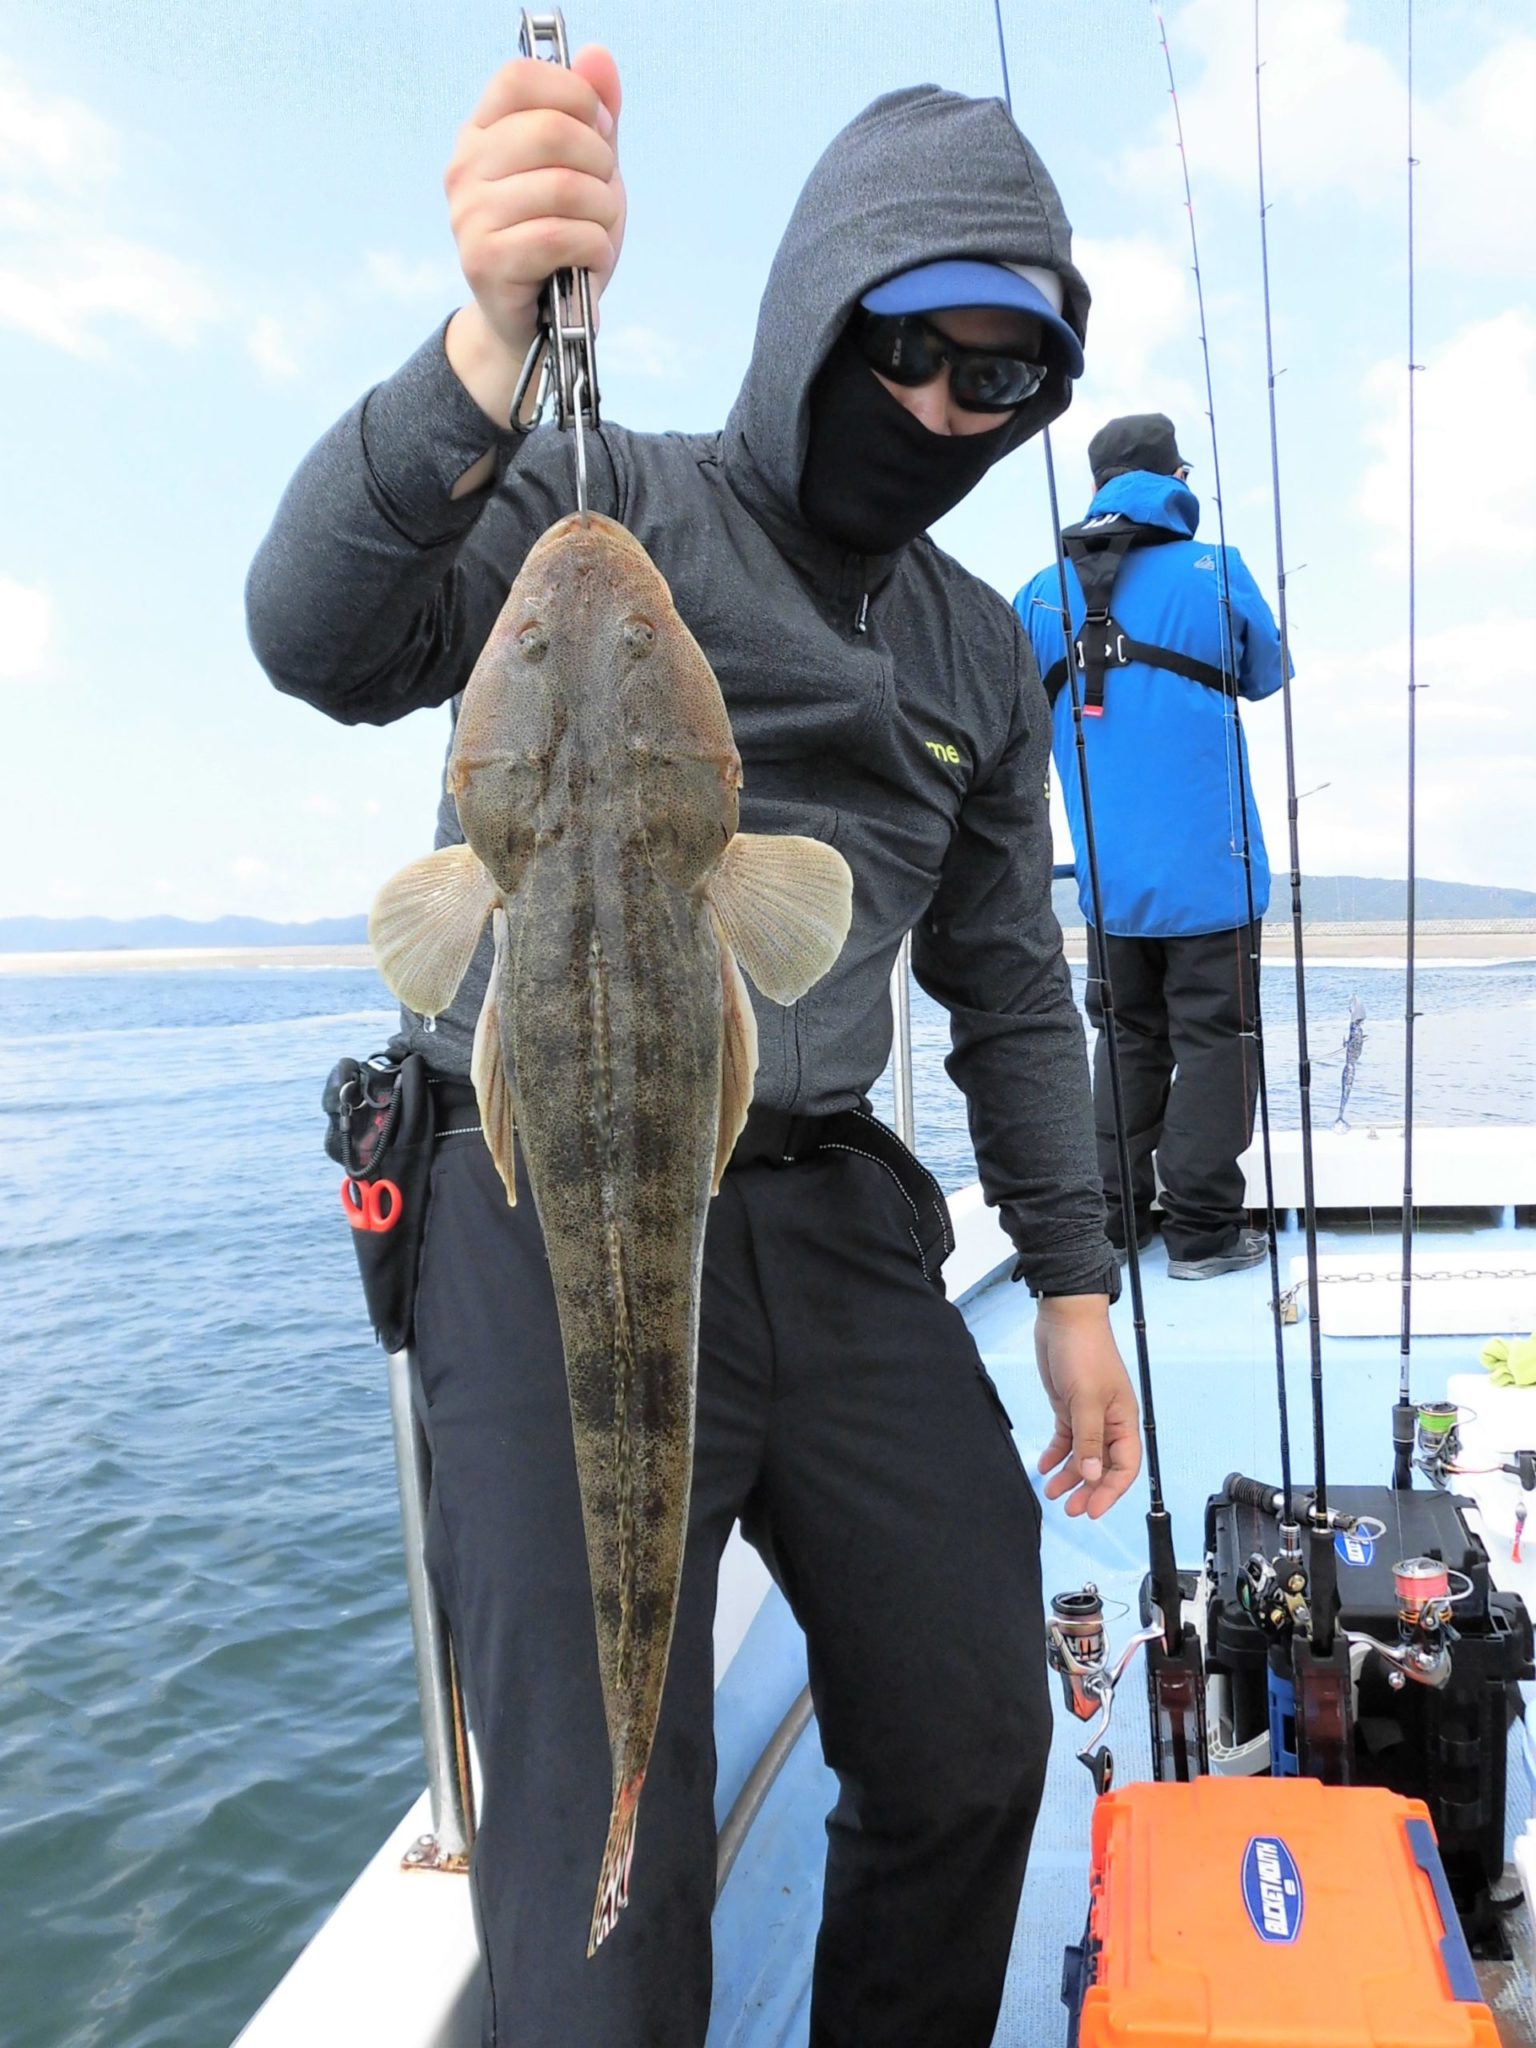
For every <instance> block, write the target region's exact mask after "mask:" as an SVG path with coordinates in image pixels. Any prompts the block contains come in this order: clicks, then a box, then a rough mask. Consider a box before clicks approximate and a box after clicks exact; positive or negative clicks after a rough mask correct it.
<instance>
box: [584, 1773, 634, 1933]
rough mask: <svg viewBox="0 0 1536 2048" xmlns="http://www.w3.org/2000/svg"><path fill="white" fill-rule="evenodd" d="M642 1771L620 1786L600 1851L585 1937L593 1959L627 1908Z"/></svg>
mask: <svg viewBox="0 0 1536 2048" xmlns="http://www.w3.org/2000/svg"><path fill="white" fill-rule="evenodd" d="M644 1783H645V1773H644V1771H641V1772H639V1773H638V1774H637V1775H636V1776H635V1777H633V1778H631V1779H630V1780H629V1782H628V1784H626V1785H621V1786H620V1787H619V1789H618V1792H617V1793H616V1794H615V1795H614V1801H613V1814H612V1817H611V1818H610V1820H609V1822H608V1843H607V1846H606V1848H605V1849H604V1850H603V1867H602V1869H601V1870H600V1871H599V1872H598V1876H597V1903H596V1905H595V1906H594V1907H593V1908H592V1932H591V1934H590V1935H589V1936H588V1937H587V1954H588V1955H589V1956H595V1955H596V1954H597V1951H598V1949H599V1947H600V1946H601V1945H602V1943H603V1942H604V1941H606V1940H607V1938H608V1936H609V1935H610V1934H612V1932H613V1930H614V1928H615V1926H616V1925H617V1924H618V1918H619V1915H620V1913H622V1912H623V1910H624V1908H625V1907H626V1906H627V1905H628V1904H629V1866H630V1864H631V1863H632V1862H633V1861H634V1855H635V1817H636V1814H637V1812H638V1810H639V1806H640V1788H641V1786H642V1785H643V1784H644Z"/></svg>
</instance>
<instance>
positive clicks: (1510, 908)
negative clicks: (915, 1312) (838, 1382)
mask: <svg viewBox="0 0 1536 2048" xmlns="http://www.w3.org/2000/svg"><path fill="white" fill-rule="evenodd" d="M1052 894H1053V898H1054V901H1055V906H1056V915H1057V917H1058V918H1059V919H1060V920H1061V922H1062V924H1063V925H1068V926H1071V925H1080V924H1081V923H1082V921H1083V919H1082V913H1081V912H1080V911H1079V910H1078V907H1077V888H1076V885H1075V883H1072V882H1057V883H1056V885H1055V888H1054V890H1053V892H1052ZM1301 900H1302V908H1303V912H1304V914H1305V916H1306V918H1307V920H1308V922H1309V923H1316V924H1384V923H1388V922H1392V921H1395V920H1397V919H1399V918H1401V917H1402V916H1403V914H1404V885H1403V883H1402V882H1400V881H1398V882H1389V881H1383V880H1381V879H1380V878H1379V877H1377V876H1373V875H1308V876H1307V877H1305V878H1304V880H1303V882H1302V885H1301ZM1290 914H1291V903H1290V890H1289V889H1288V888H1287V887H1286V886H1285V883H1284V880H1283V878H1282V877H1280V876H1276V878H1275V884H1274V888H1273V889H1272V891H1271V902H1270V908H1269V917H1268V919H1267V922H1269V923H1274V922H1276V921H1278V920H1288V919H1289V918H1290ZM1418 915H1419V916H1420V917H1421V918H1424V919H1429V918H1457V917H1465V918H1484V917H1530V918H1536V890H1531V889H1499V888H1488V887H1485V886H1484V885H1483V884H1481V883H1478V882H1432V881H1421V882H1420V883H1419V885H1418ZM367 938H368V920H367V918H366V917H364V916H362V915H359V916H357V917H322V918H317V919H316V920H315V921H314V922H313V923H312V924H277V923H274V922H272V921H271V920H269V919H267V918H262V917H216V918H213V919H212V920H211V921H209V922H208V923H204V924H197V923H193V922H191V921H190V920H189V919H187V918H184V917H130V918H113V917H0V953H75V952H78V953H88V952H89V953H94V952H99V951H103V950H116V949H118V948H127V947H149V946H153V947H161V946H219V947H224V948H228V947H231V946H361V945H364V944H366V943H367Z"/></svg>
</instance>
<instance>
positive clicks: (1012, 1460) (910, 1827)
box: [416, 1136, 1050, 2048]
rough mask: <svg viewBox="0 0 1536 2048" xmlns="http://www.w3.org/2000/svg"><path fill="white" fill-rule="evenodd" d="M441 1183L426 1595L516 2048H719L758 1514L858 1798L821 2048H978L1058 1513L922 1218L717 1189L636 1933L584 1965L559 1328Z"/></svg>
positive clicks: (1021, 1806) (782, 1190)
mask: <svg viewBox="0 0 1536 2048" xmlns="http://www.w3.org/2000/svg"><path fill="white" fill-rule="evenodd" d="M519 1178H520V1185H519V1199H518V1205H517V1207H516V1208H515V1209H511V1208H509V1207H508V1205H507V1201H506V1197H505V1195H504V1194H503V1192H502V1189H501V1186H500V1183H499V1182H498V1180H497V1178H496V1175H495V1172H494V1170H493V1168H492V1166H491V1163H490V1158H489V1155H488V1154H487V1152H486V1150H485V1147H484V1144H483V1142H482V1140H481V1139H480V1138H479V1137H478V1136H469V1137H459V1138H449V1139H446V1140H444V1141H443V1142H441V1143H440V1145H439V1148H438V1153H437V1157H436V1160H435V1163H434V1169H433V1179H432V1204H431V1210H430V1213H429V1216H428V1221H427V1235H426V1242H425V1245H424V1248H423V1254H422V1267H421V1283H420V1290H419V1294H418V1298H417V1305H416V1329H417V1350H418V1356H419V1360H420V1366H421V1373H422V1381H423V1387H424V1390H425V1394H426V1398H427V1403H428V1409H429V1417H428V1427H429V1433H430V1439H431V1447H432V1456H433V1482H432V1497H431V1507H430V1516H429V1534H428V1550H429V1562H430V1565H431V1568H432V1571H433V1574H434V1578H435V1580H436V1583H437V1585H438V1587H439V1591H440V1595H441V1597H442V1599H443V1602H444V1606H445V1607H446V1609H447V1612H448V1616H449V1621H450V1626H451V1627H452V1629H453V1633H454V1638H455V1643H456V1647H457V1649H458V1651H459V1656H460V1661H461V1665H462V1667H463V1670H464V1674H465V1683H466V1694H467V1700H468V1706H469V1712H470V1718H471V1722H472V1725H473V1727H474V1729H475V1733H476V1740H477V1744H478V1747H479V1753H480V1759H481V1763H482V1767H483V1800H482V1809H481V1821H480V1830H479V1835H478V1839H477V1841H476V1845H475V1853H474V1864H473V1879H472V1881H473V1885H474V1892H475V1900H476V1908H477V1913H478V1917H479V1925H480V1934H481V1944H482V1949H483V1952H484V1955H485V1959H486V1963H487V1969H488V1977H489V1986H488V1994H487V2009H486V2022H485V2039H486V2041H487V2043H488V2044H494V2048H701V2044H702V2043H703V2041H704V2037H705V2032H706V2029H707V2026H708V2020H709V2006H710V1987H711V1974H710V1915H711V1910H712V1907H713V1896H714V1859H715V1825H714V1809H713V1795H714V1774H715V1773H714V1766H715V1756H714V1740H713V1704H714V1703H713V1644H712V1623H713V1614H714V1604H715V1581H716V1573H717V1567H718V1563H719V1558H720V1553H721V1549H722V1547H723V1545H724V1543H725V1540H726V1537H727V1535H728V1534H729V1532H730V1529H731V1525H732V1523H733V1522H734V1521H735V1519H736V1518H737V1516H738V1515H739V1516H741V1518H742V1520H743V1523H744V1526H745V1527H746V1529H747V1531H748V1533H749V1535H751V1536H752V1538H753V1540H754V1541H755V1542H756V1543H757V1544H758V1547H759V1548H760V1549H762V1550H763V1551H764V1554H765V1555H766V1556H767V1557H768V1559H769V1561H770V1564H771V1566H772V1568H773V1570H774V1572H775V1575H776V1576H777V1578H778V1580H779V1583H780V1584H781V1585H782V1587H783V1588H784V1590H785V1592H786V1594H787V1596H788V1598H789V1601H790V1603H791V1605H792V1607H793V1609H794V1611H795V1613H796V1615H797V1616H798V1618H799V1620H800V1622H801V1624H802V1626H803V1627H804V1629H805V1632H806V1636H807V1638H808V1641H809V1646H810V1672H811V1685H812V1689H813V1693H814V1697H815V1702H816V1711H817V1716H818V1720H819V1723H820V1734H821V1740H822V1744H823V1747H824V1750H825V1754H826V1758H827V1761H828V1763H829V1764H830V1765H831V1766H832V1768H833V1770H834V1771H835V1772H836V1773H837V1776H838V1780H839V1785H840V1793H839V1797H838V1800H837V1803H836V1806H835V1808H834V1811H833V1813H832V1815H831V1818H830V1821H829V1847H828V1852H827V1870H826V1883H825V1898H824V1907H823V1919H822V1927H821V1934H820V1939H819V1942H818V1945H817V1952H816V1963H815V1979H814V1990H813V2004H812V2021H811V2040H812V2043H813V2044H814V2048H987V2044H988V2043H989V2042H990V2041H991V2039H992V2033H993V2028H994V2025H995V2022H996V2017H997V2011H998V2006H999V2003H1000V2000H1001V1996H1002V1988H1003V1979H1004V1973H1005V1970H1006V1965H1007V1960H1008V1953H1009V1947H1010V1943H1011V1940H1012V1935H1013V1928H1014V1921H1015V1916H1016V1913H1017V1907H1018V1900H1019V1893H1020V1888H1021V1885H1022V1882H1023V1876H1024V1865H1025V1859H1026V1857H1027V1855H1028V1850H1029V1840H1030V1834H1031V1831H1032V1829H1033V1826H1034V1820H1035V1815H1036V1812H1037V1809H1038V1806H1039V1801H1040V1793H1041V1787H1042V1782H1043V1777H1044V1770H1045V1757H1046V1748H1047V1744H1048V1741H1049V1732H1050V1710H1049V1701H1048V1698H1047V1693H1046V1678H1045V1668H1044V1660H1043V1648H1042V1645H1043V1624H1042V1616H1041V1605H1040V1585H1039V1556H1038V1542H1039V1531H1040V1510H1039V1506H1038V1503H1037V1502H1036V1499H1035V1495H1034V1491H1033V1489H1032V1487H1031V1486H1030V1484H1029V1481H1028V1479H1027V1478H1026V1476H1025V1473H1024V1470H1023V1467H1022V1464H1021V1463H1020V1460H1019V1456H1018V1453H1017V1451H1016V1449H1015V1447H1014V1443H1013V1437H1012V1432H1011V1429H1010V1427H1009V1425H1008V1421H1007V1417H1006V1416H1005V1414H1004V1413H1003V1410H1002V1405H1001V1403H1000V1401H999V1399H998V1396H997V1394H996V1392H995V1391H994V1389H993V1388H992V1385H991V1382H990V1381H989V1380H988V1379H987V1377H986V1374H985V1372H984V1370H983V1368H982V1364H981V1360H980V1357H979V1355H978V1353H977V1351H976V1347H975V1344H974V1342H973V1341H972V1339H971V1337H970V1334H969V1332H968V1331H967V1330H966V1328H965V1325H964V1323H963V1321H962V1319H961V1317H960V1315H959V1313H958V1311H957V1310H955V1309H954V1308H952V1307H951V1306H950V1305H949V1304H948V1303H947V1302H946V1301H945V1300H944V1298H943V1296H942V1295H941V1294H940V1292H939V1291H938V1290H937V1289H936V1288H935V1287H934V1285H933V1284H932V1283H931V1282H930V1281H929V1280H928V1279H926V1278H925V1277H924V1274H923V1271H922V1268H921V1266H920V1264H919V1259H918V1254H917V1251H916V1249H915V1247H914V1243H913V1239H912V1236H911V1233H910V1229H909V1224H910V1219H911V1211H910V1208H909V1206H908V1204H907V1202H906V1199H905V1197H904V1196H903V1195H902V1194H901V1192H900V1190H899V1189H898V1188H897V1187H896V1186H895V1184H894V1183H893V1182H892V1180H891V1178H890V1176H889V1175H888V1174H887V1173H886V1172H885V1170H884V1169H883V1168H882V1167H881V1166H880V1165H878V1164H876V1163H875V1162H873V1161H871V1160H868V1159H864V1158H860V1157H855V1156H852V1155H849V1154H845V1153H823V1154H821V1155H820V1156H817V1157H813V1158H809V1159H806V1160H802V1161H801V1162H799V1163H797V1164H795V1165H792V1166H783V1167H778V1166H773V1165H769V1164H758V1165H753V1166H748V1167H745V1168H742V1169H739V1170H736V1169H733V1170H732V1171H731V1172H730V1173H728V1174H727V1176H726V1180H725V1184H724V1186H723V1188H722V1189H721V1192H720V1194H719V1195H718V1196H717V1197H716V1199H715V1201H714V1204H713V1206H712V1210H711V1215H710V1223H709V1231H708V1238H707V1244H706V1253H705V1269H704V1292H703V1311H702V1332H701V1342H700V1361H699V1406H698V1432H697V1452H696V1461H695V1474H694V1482H693V1499H692V1514H691V1522H690V1536H689V1548H688V1553H687V1558H686V1562H685V1566H684V1574H683V1586H682V1596H681V1608H680V1612H679V1614H678V1619H677V1628H676V1634H675V1636H674V1639H673V1645H672V1657H671V1665H670V1668H669V1671H668V1676H667V1689H666V1695H665V1699H664V1701H663V1706H662V1714H661V1724H660V1728H659V1730H658V1734H657V1742H656V1749H655V1752H654V1755H653V1757H652V1762H651V1768H650V1771H649V1773H648V1775H647V1778H646V1784H645V1793H644V1797H643V1799H642V1801H641V1807H640V1821H639V1831H638V1837H637V1843H636V1850H635V1862H634V1873H633V1879H632V1883H631V1889H630V1903H629V1906H628V1908H627V1910H626V1911H625V1912H624V1913H623V1915H622V1916H621V1918H620V1920H619V1924H618V1927H617V1929H616V1930H615V1932H614V1933H613V1934H612V1935H611V1936H610V1937H609V1939H608V1940H607V1941H606V1942H605V1943H604V1945H603V1947H602V1948H601V1949H600V1950H599V1951H598V1953H597V1955H596V1956H595V1957H594V1958H593V1959H592V1960H591V1961H590V1962H589V1961H588V1960H587V1958H586V1953H585V1949H586V1934H587V1925H588V1921H589V1918H590V1915H591V1909H592V1898H593V1891H594V1886H595V1882H596V1875H597V1868H598V1863H599V1860H600V1856H601V1851H602V1845H603V1839H604V1834H605V1830H606V1827H607V1819H608V1803H609V1789H610V1767H609V1757H608V1744H607V1737H606V1732H605V1728H604V1722H603V1709H602V1700H601V1694H600V1691H599V1685H598V1673H597V1656H596V1648H595V1642H594V1635H593V1622H592V1605H591V1596H590V1591H589V1586H588V1578H587V1562H586V1552H585V1547H584V1543H583V1538H582V1527H581V1518H580V1509H579V1503H578V1497H577V1488H576V1472H575V1462H574V1458H573V1455H572V1450H571V1433H570V1422H569V1415H568V1411H567V1406H566V1392H565V1380H564V1366H563V1359H562V1353H561V1348H560V1338H559V1331H558V1326H557V1322H556V1314H555V1306H554V1298H553V1295H552V1292H551V1288H550V1282H549V1274H548V1268H547V1265H546V1263H545V1256H544V1248H543V1243H542V1240H541V1238H540V1235H539V1230H538V1224H537V1218H536V1216H535V1213H534V1206H533V1202H532V1199H531V1197H530V1196H529V1195H528V1194H527V1192H526V1187H525V1185H524V1184H523V1183H522V1181H521V1175H520V1177H519Z"/></svg>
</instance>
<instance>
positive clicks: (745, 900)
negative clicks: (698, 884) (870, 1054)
mask: <svg viewBox="0 0 1536 2048" xmlns="http://www.w3.org/2000/svg"><path fill="white" fill-rule="evenodd" d="M707 894H708V897H709V903H710V908H711V909H712V910H713V911H714V913H715V918H716V921H717V923H718V925H719V928H720V930H721V931H722V932H723V933H724V935H725V941H726V944H727V945H728V946H729V947H730V949H731V951H732V952H733V953H734V954H735V956H736V958H737V959H738V960H739V961H740V962H741V964H742V966H743V967H744V968H745V969H746V970H747V972H748V974H750V975H751V977H752V979H753V981H755V982H756V984H757V986H758V987H759V988H760V989H761V990H762V992H763V994H764V995H765V996H767V997H768V999H769V1001H770V1002H775V1003H793V1002H798V1001H799V999H800V997H801V996H803V995H804V994H805V992H806V990H807V989H808V988H810V987H811V985H812V983H814V982H817V981H820V979H821V977H822V976H823V975H824V974H825V973H826V971H827V969H828V968H829V967H830V966H831V965H832V963H833V961H834V960H835V959H836V958H837V956H838V954H839V953H840V952H841V951H842V947H843V941H844V939H846V938H847V936H848V927H849V925H850V924H851V923H852V921H853V876H852V875H851V874H850V873H849V871H848V863H847V861H845V860H844V859H843V857H842V855H841V854H840V853H836V852H834V851H833V849H832V848H831V847H830V846H824V845H823V844H822V843H821V841H820V840H819V839H802V838H798V837H794V836H776V835H773V834H768V833H761V832H738V833H737V834H736V836H735V838H734V839H733V840H732V841H731V843H730V845H729V846H728V847H727V848H726V849H725V852H724V853H723V854H722V855H721V857H720V865H719V866H718V867H717V868H716V869H715V871H714V874H713V875H712V876H711V877H710V880H709V884H708V889H707Z"/></svg>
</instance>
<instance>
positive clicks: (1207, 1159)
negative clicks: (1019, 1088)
mask: <svg viewBox="0 0 1536 2048" xmlns="http://www.w3.org/2000/svg"><path fill="white" fill-rule="evenodd" d="M1252 936H1253V928H1252V926H1243V927H1241V928H1240V929H1238V930H1236V931H1226V932H1205V933H1202V934H1201V935H1200V936H1199V937H1197V938H1190V939H1129V938H1121V937H1119V936H1117V934H1115V933H1114V932H1111V933H1110V934H1109V944H1108V949H1107V951H1108V961H1109V973H1110V980H1111V983H1112V985H1113V987H1114V994H1115V1019H1116V1022H1117V1024H1118V1026H1119V1030H1118V1034H1117V1036H1118V1043H1119V1047H1120V1084H1121V1089H1122V1092H1123V1094H1124V1098H1125V1122H1126V1131H1127V1134H1128V1136H1129V1140H1130V1153H1131V1198H1132V1200H1131V1206H1132V1211H1133V1216H1134V1228H1135V1230H1136V1232H1137V1234H1138V1236H1143V1235H1145V1233H1146V1231H1147V1229H1148V1227H1149V1226H1150V1222H1151V1210H1152V1198H1153V1194H1154V1192H1155V1189H1154V1181H1153V1171H1152V1155H1153V1153H1154V1152H1155V1153H1156V1154H1157V1171H1158V1174H1159V1175H1160V1176H1161V1178H1162V1183H1163V1194H1162V1203H1163V1237H1164V1240H1165V1242H1166V1243H1167V1246H1168V1255H1169V1257H1170V1258H1175V1259H1203V1258H1208V1257H1209V1256H1210V1255H1211V1254H1212V1253H1213V1252H1217V1251H1221V1250H1224V1249H1225V1248H1226V1247H1227V1246H1228V1245H1230V1243H1231V1242H1232V1239H1233V1236H1234V1234H1235V1233H1236V1232H1237V1231H1238V1230H1239V1229H1240V1228H1241V1226H1242V1224H1243V1221H1244V1218H1245V1215H1246V1203H1245V1200H1244V1189H1243V1174H1242V1169H1241V1168H1240V1167H1239V1165H1238V1163H1237V1162H1238V1160H1239V1158H1240V1157H1241V1156H1242V1154H1243V1153H1244V1152H1245V1151H1246V1150H1247V1148H1248V1145H1249V1142H1250V1140H1251V1139H1252V1137H1253V1111H1254V1104H1255V1103H1256V1101H1257V1100H1258V1086H1259V1077H1258V1054H1257V1051H1256V1049H1255V1046H1254V1042H1253V1038H1252V1035H1251V1034H1252V1031H1253V1019H1254V1003H1253V971H1252V961H1251V956H1252V951H1253V947H1252ZM1098 962H1099V946H1098V934H1097V932H1096V931H1095V930H1094V929H1093V927H1092V926H1091V925H1090V926H1089V928H1088V1015H1089V1017H1090V1019H1091V1020H1092V1022H1093V1023H1094V1024H1095V1025H1096V1026H1097V1027H1098V1031H1099V1038H1098V1044H1097V1045H1096V1047H1095V1049H1094V1059H1093V1115H1094V1125H1095V1128H1096V1131H1097V1134H1098V1152H1099V1172H1100V1173H1101V1174H1102V1175H1103V1177H1104V1192H1105V1195H1106V1197H1107V1198H1108V1202H1109V1231H1110V1236H1111V1237H1112V1238H1113V1239H1114V1240H1115V1242H1116V1243H1117V1244H1123V1243H1124V1242H1125V1237H1126V1224H1125V1204H1124V1198H1123V1196H1122V1194H1121V1191H1120V1160H1119V1155H1118V1152H1117V1150H1116V1147H1115V1115H1114V1102H1113V1098H1112V1096H1111V1093H1110V1086H1109V1053H1108V1047H1107V1044H1106V1040H1105V1036H1104V1008H1103V1002H1102V1000H1101V995H1100V987H1099V980H1098V975H1099V965H1098Z"/></svg>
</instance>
